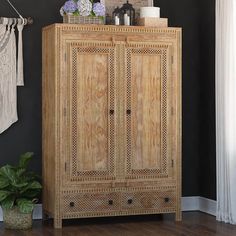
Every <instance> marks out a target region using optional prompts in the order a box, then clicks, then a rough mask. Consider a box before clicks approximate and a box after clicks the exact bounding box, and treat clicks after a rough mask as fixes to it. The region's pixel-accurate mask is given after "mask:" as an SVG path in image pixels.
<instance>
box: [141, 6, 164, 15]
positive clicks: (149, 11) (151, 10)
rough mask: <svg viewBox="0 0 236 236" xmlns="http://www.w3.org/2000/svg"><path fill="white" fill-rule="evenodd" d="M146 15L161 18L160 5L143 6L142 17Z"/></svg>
mask: <svg viewBox="0 0 236 236" xmlns="http://www.w3.org/2000/svg"><path fill="white" fill-rule="evenodd" d="M144 17H156V18H160V8H159V7H141V8H140V18H144Z"/></svg>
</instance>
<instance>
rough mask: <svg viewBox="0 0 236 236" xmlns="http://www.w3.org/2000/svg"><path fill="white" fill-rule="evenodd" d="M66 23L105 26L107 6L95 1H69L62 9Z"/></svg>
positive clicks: (61, 12)
mask: <svg viewBox="0 0 236 236" xmlns="http://www.w3.org/2000/svg"><path fill="white" fill-rule="evenodd" d="M60 14H61V16H63V22H64V23H78V24H105V5H104V3H103V2H95V1H93V0H68V1H66V2H65V4H64V5H63V6H62V7H61V9H60Z"/></svg>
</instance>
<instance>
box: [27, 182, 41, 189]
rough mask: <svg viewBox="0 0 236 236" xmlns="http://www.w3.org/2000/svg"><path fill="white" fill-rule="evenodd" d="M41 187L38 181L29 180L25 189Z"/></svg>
mask: <svg viewBox="0 0 236 236" xmlns="http://www.w3.org/2000/svg"><path fill="white" fill-rule="evenodd" d="M41 188H42V185H41V184H40V183H39V182H38V181H33V182H31V183H30V184H29V185H28V187H27V189H41Z"/></svg>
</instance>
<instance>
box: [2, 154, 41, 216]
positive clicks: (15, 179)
mask: <svg viewBox="0 0 236 236" xmlns="http://www.w3.org/2000/svg"><path fill="white" fill-rule="evenodd" d="M32 156H33V153H32V152H27V153H24V154H23V155H21V156H20V161H19V164H18V165H17V166H11V165H5V166H2V167H1V168H0V205H1V206H2V208H3V209H5V210H7V209H12V208H13V207H14V206H17V207H18V208H19V210H20V212H22V213H30V212H32V210H33V208H34V204H35V203H36V202H37V197H38V195H39V193H40V191H41V188H42V186H41V184H40V183H39V182H38V178H39V177H38V176H37V175H36V174H34V173H33V172H30V171H28V170H27V167H28V164H29V161H30V160H31V159H32Z"/></svg>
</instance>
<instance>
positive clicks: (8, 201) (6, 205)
mask: <svg viewBox="0 0 236 236" xmlns="http://www.w3.org/2000/svg"><path fill="white" fill-rule="evenodd" d="M14 202H15V197H14V196H13V195H10V196H8V197H7V198H5V199H4V200H3V201H2V202H1V206H2V208H3V209H11V208H12V207H13V205H14Z"/></svg>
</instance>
